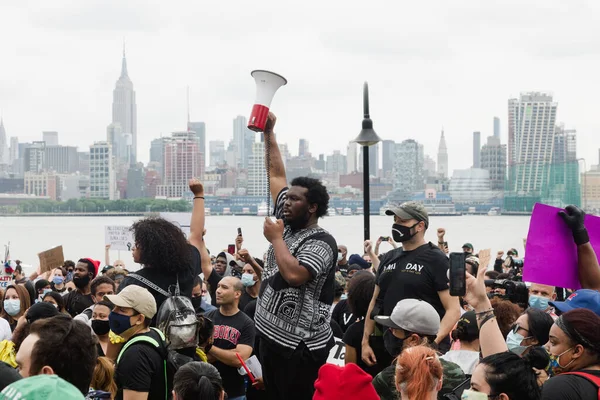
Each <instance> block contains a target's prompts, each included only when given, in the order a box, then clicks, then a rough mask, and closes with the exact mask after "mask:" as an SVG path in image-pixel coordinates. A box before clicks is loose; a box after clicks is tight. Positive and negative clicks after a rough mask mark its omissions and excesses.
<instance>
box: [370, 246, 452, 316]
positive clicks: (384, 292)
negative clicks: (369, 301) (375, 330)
mask: <svg viewBox="0 0 600 400" xmlns="http://www.w3.org/2000/svg"><path fill="white" fill-rule="evenodd" d="M424 246H426V247H424ZM413 251H415V252H418V254H417V255H416V257H415V256H414V255H412V256H411V253H412V252H413ZM448 268H449V261H448V258H447V257H446V256H445V255H444V253H442V251H441V250H440V249H439V248H438V247H437V246H434V245H433V244H432V243H426V244H424V245H423V246H421V247H419V248H418V249H415V250H412V251H404V250H402V249H401V248H399V249H394V250H391V251H388V252H387V253H385V256H384V257H383V259H382V260H381V263H380V264H379V269H378V271H377V285H378V286H379V299H383V304H382V306H383V309H382V310H381V313H382V315H390V314H391V313H392V310H393V309H394V307H395V306H396V304H397V303H398V302H399V301H400V300H404V299H419V300H423V301H426V302H427V303H429V304H431V305H432V306H433V308H435V310H436V311H437V313H438V314H439V315H440V319H442V318H444V315H445V314H446V310H445V309H444V305H443V304H442V301H441V300H440V296H439V294H438V292H440V291H443V290H448V276H447V273H448Z"/></svg>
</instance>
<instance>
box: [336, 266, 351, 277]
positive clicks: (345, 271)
mask: <svg viewBox="0 0 600 400" xmlns="http://www.w3.org/2000/svg"><path fill="white" fill-rule="evenodd" d="M348 267H349V265H348V262H346V264H338V265H337V270H338V271H340V273H341V274H342V276H343V277H344V278H345V277H346V276H347V275H348Z"/></svg>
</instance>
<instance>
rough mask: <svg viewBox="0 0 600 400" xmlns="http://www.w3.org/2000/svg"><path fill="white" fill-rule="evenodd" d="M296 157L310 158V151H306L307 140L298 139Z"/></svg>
mask: <svg viewBox="0 0 600 400" xmlns="http://www.w3.org/2000/svg"><path fill="white" fill-rule="evenodd" d="M298 157H306V158H308V157H310V151H309V149H308V139H300V140H299V141H298Z"/></svg>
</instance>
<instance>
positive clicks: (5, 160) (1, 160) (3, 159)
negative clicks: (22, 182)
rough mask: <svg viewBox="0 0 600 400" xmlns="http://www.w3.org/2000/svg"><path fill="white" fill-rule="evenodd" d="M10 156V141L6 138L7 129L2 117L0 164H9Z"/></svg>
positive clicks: (0, 124) (0, 121) (0, 125)
mask: <svg viewBox="0 0 600 400" xmlns="http://www.w3.org/2000/svg"><path fill="white" fill-rule="evenodd" d="M9 162H10V156H9V152H8V141H7V140H6V129H4V121H3V120H2V118H0V165H8V164H9Z"/></svg>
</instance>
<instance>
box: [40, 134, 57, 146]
mask: <svg viewBox="0 0 600 400" xmlns="http://www.w3.org/2000/svg"><path fill="white" fill-rule="evenodd" d="M42 140H43V141H44V142H45V143H46V146H58V132H55V131H44V132H42Z"/></svg>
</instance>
